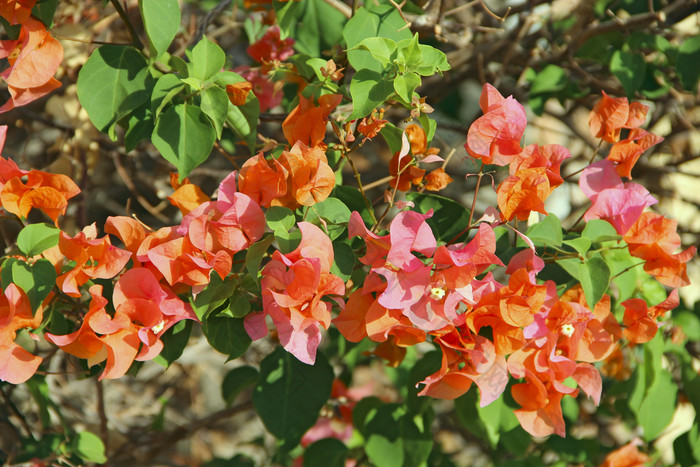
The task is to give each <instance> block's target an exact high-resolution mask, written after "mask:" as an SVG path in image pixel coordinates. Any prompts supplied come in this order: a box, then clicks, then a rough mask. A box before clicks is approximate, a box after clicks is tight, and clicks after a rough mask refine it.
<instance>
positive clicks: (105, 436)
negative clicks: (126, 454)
mask: <svg viewBox="0 0 700 467" xmlns="http://www.w3.org/2000/svg"><path fill="white" fill-rule="evenodd" d="M95 388H96V389H97V415H98V416H99V417H100V438H102V444H104V447H105V457H106V458H107V459H109V430H108V429H107V414H106V412H105V395H104V388H103V387H102V381H100V380H99V379H97V378H95ZM108 462H109V460H108Z"/></svg>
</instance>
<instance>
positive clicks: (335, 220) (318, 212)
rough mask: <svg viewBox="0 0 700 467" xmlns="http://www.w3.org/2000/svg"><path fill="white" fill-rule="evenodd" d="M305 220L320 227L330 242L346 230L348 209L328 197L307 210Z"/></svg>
mask: <svg viewBox="0 0 700 467" xmlns="http://www.w3.org/2000/svg"><path fill="white" fill-rule="evenodd" d="M319 218H320V219H322V220H323V221H324V222H321V220H320V219H319ZM306 220H307V221H308V222H313V223H314V224H316V225H318V226H319V227H321V229H322V230H325V231H326V232H327V233H328V236H329V237H330V239H331V240H335V239H336V238H338V237H339V236H340V235H341V234H342V233H343V232H345V230H346V229H347V224H348V221H349V220H350V209H348V207H347V206H346V205H345V204H344V203H343V202H342V201H340V200H339V199H338V198H334V197H328V198H326V199H325V200H323V201H321V202H320V203H316V204H314V205H313V206H310V207H309V208H308V211H307V213H306ZM324 224H325V225H324Z"/></svg>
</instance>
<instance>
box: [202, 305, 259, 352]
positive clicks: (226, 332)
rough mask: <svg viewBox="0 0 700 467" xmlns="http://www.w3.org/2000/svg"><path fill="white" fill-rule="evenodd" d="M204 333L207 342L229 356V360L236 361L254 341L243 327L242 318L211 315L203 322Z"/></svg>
mask: <svg viewBox="0 0 700 467" xmlns="http://www.w3.org/2000/svg"><path fill="white" fill-rule="evenodd" d="M202 332H203V333H204V336H205V337H206V338H207V342H209V345H211V346H212V347H213V348H214V349H215V350H217V351H219V352H221V353H222V354H224V355H228V359H227V361H228V360H234V359H236V358H238V357H240V356H241V355H243V354H244V353H245V351H246V350H248V347H250V344H251V342H252V340H251V339H250V336H249V335H248V333H247V332H246V330H245V328H244V327H243V319H242V318H229V317H227V316H221V315H215V314H214V313H209V315H208V316H207V317H206V318H205V319H204V320H202Z"/></svg>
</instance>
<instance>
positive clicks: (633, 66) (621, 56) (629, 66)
mask: <svg viewBox="0 0 700 467" xmlns="http://www.w3.org/2000/svg"><path fill="white" fill-rule="evenodd" d="M646 68H647V64H646V62H645V61H644V57H643V56H642V55H640V54H638V53H632V52H626V51H624V50H616V51H615V53H613V56H612V58H611V59H610V72H611V73H612V74H613V75H615V77H617V79H618V80H620V84H622V87H623V88H625V94H627V96H628V97H632V96H633V95H634V92H635V91H636V90H638V89H639V87H640V86H641V85H642V81H643V80H644V73H645V72H646Z"/></svg>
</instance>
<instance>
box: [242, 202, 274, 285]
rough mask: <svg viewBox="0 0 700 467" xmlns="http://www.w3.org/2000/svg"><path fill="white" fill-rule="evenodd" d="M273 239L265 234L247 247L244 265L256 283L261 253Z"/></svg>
mask: <svg viewBox="0 0 700 467" xmlns="http://www.w3.org/2000/svg"><path fill="white" fill-rule="evenodd" d="M268 212H269V210H268ZM274 240H275V237H274V236H273V235H265V236H264V237H263V238H262V239H260V241H258V242H256V243H253V244H252V245H250V246H249V247H248V251H247V252H246V257H245V267H246V270H247V271H248V273H250V276H251V277H252V278H253V279H254V280H255V283H256V284H257V283H258V274H259V273H260V263H261V262H262V258H263V255H264V254H265V252H266V251H267V249H268V248H269V247H270V245H272V242H273V241H274Z"/></svg>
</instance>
